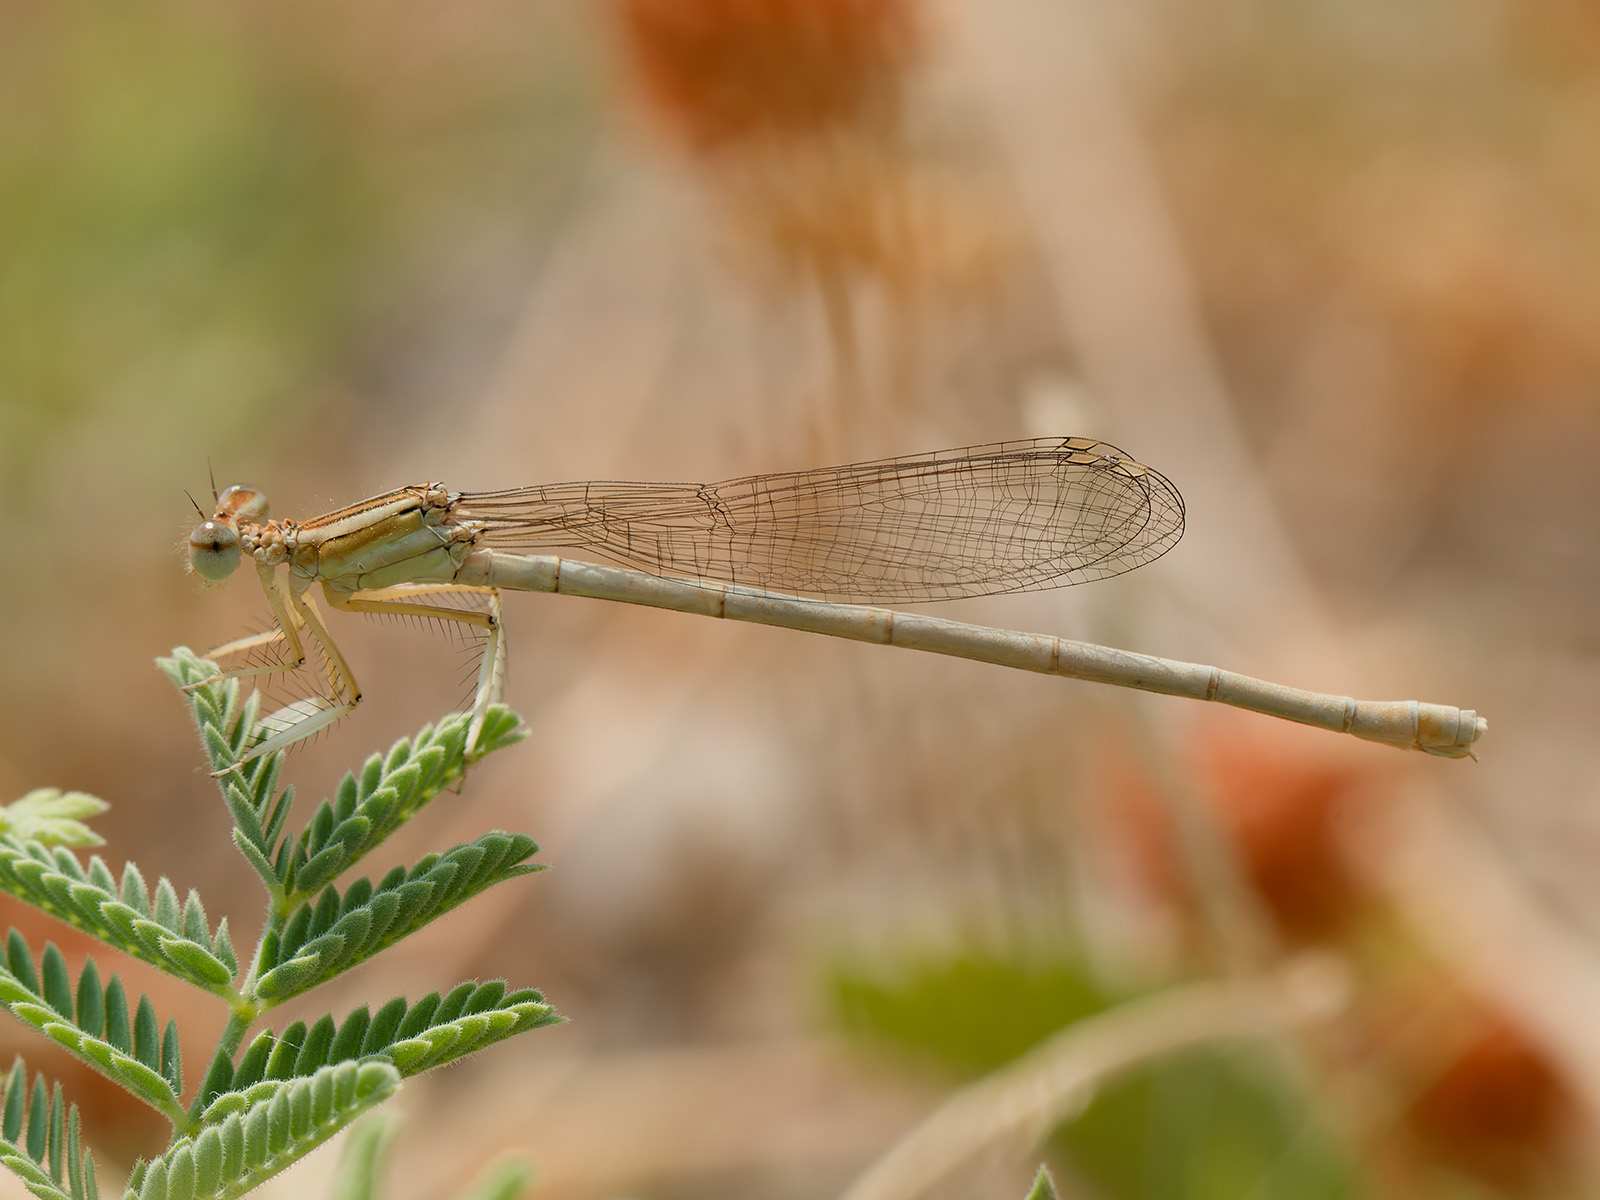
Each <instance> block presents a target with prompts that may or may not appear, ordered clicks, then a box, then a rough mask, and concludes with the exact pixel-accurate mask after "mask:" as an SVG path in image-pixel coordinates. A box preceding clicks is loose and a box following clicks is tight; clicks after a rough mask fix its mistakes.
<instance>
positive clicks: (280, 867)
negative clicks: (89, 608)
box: [160, 647, 525, 911]
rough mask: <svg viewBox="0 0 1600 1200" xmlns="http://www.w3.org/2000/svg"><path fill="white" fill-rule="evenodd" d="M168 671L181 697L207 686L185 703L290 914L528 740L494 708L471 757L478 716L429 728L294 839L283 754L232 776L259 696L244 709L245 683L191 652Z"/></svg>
mask: <svg viewBox="0 0 1600 1200" xmlns="http://www.w3.org/2000/svg"><path fill="white" fill-rule="evenodd" d="M160 666H161V669H162V670H163V671H164V672H165V673H166V674H167V676H168V678H170V679H171V680H172V681H173V682H174V683H175V684H177V685H178V686H179V687H180V688H182V687H188V686H192V685H199V686H195V687H194V690H193V691H190V692H186V693H185V697H186V699H187V700H188V702H189V704H190V708H191V710H192V712H193V715H194V720H195V724H196V725H197V726H198V727H199V730H200V740H201V744H202V746H203V747H204V748H205V751H206V754H207V756H208V758H209V759H210V762H211V767H212V770H214V771H227V772H228V774H226V775H223V776H221V777H220V778H219V780H218V783H219V784H220V786H221V788H222V794H223V799H224V800H225V801H226V802H227V804H228V808H229V811H230V812H231V813H232V815H233V822H234V834H233V838H234V842H235V844H236V845H237V846H238V847H239V851H240V853H242V854H243V855H244V857H245V860H246V861H247V862H248V863H249V864H250V867H251V869H252V870H254V871H255V872H256V874H257V875H259V876H260V877H261V880H262V882H263V883H265V884H266V886H267V888H268V890H270V891H272V892H273V893H274V894H275V895H281V896H282V905H281V908H282V910H284V911H287V910H288V909H290V908H292V907H293V906H294V905H295V904H297V903H299V902H300V901H302V900H305V899H308V898H310V897H311V896H313V895H314V894H315V893H316V892H317V891H318V890H320V889H321V888H322V887H323V886H324V885H325V884H327V883H329V882H330V881H331V880H333V879H335V878H337V877H338V876H339V875H340V874H342V873H343V872H344V871H346V870H347V869H349V868H350V867H351V866H352V865H354V864H355V863H356V862H357V861H358V860H359V859H361V858H362V857H364V856H365V855H367V854H369V853H371V852H372V850H374V849H375V848H376V847H377V846H379V845H380V844H381V843H382V842H383V841H384V840H385V839H386V838H388V837H389V835H390V834H392V833H393V832H394V831H395V830H396V829H398V828H399V827H400V826H401V825H403V824H404V823H405V822H406V821H407V820H409V819H410V818H411V817H412V816H414V815H416V813H417V812H419V811H420V810H421V809H422V808H423V806H424V805H426V804H427V803H428V802H429V801H430V800H432V799H433V798H434V797H435V796H437V795H438V794H439V793H440V792H442V791H444V790H445V789H446V788H448V787H451V786H453V785H454V784H455V783H457V782H459V781H460V779H461V778H462V777H463V776H464V775H465V774H466V772H467V769H468V768H469V767H471V766H472V765H473V764H474V763H476V762H478V761H479V760H480V759H482V758H483V757H484V756H485V755H488V754H492V753H493V752H494V751H496V750H500V749H503V748H504V747H506V746H510V745H513V744H514V743H516V742H518V741H520V740H522V738H523V737H524V736H525V733H524V731H523V730H522V728H521V720H520V718H519V717H518V716H517V715H516V714H515V713H513V712H512V711H511V710H510V709H507V708H506V707H504V706H503V705H498V704H497V705H493V706H491V707H490V708H489V710H488V713H487V714H486V716H485V718H484V725H483V730H482V732H481V733H480V734H479V735H478V741H477V744H476V745H475V746H473V747H472V748H471V749H470V750H469V749H468V748H467V745H466V740H467V730H468V727H469V726H470V724H471V716H470V714H467V713H457V714H455V715H454V716H450V717H446V718H445V719H444V720H442V721H440V722H439V723H438V724H437V725H426V726H424V727H423V728H422V730H421V731H420V732H418V733H417V735H416V736H415V737H413V738H402V739H401V740H400V741H398V742H396V743H395V744H394V746H393V747H392V748H391V749H390V751H389V753H388V754H387V755H382V756H380V755H377V754H374V755H373V756H372V757H370V758H369V759H368V760H367V762H366V764H365V765H364V766H363V767H362V769H361V772H360V774H359V775H357V774H354V773H351V774H347V775H346V776H345V778H344V780H343V782H342V783H341V784H340V785H339V789H338V792H337V794H336V795H335V797H334V799H332V800H325V801H323V803H322V804H321V806H319V807H318V809H317V811H316V812H315V813H314V814H313V816H312V818H311V821H310V823H309V824H308V825H307V826H306V828H305V830H304V831H303V832H302V833H300V834H298V835H294V834H287V835H286V834H285V832H284V830H285V826H286V824H287V821H288V817H289V809H290V806H291V805H292V803H293V800H294V789H293V788H289V787H285V788H284V789H283V790H282V791H279V790H277V784H278V779H279V776H280V774H281V771H282V765H283V755H282V754H271V755H266V756H264V757H262V758H258V759H253V760H252V761H250V762H248V763H246V764H245V765H244V766H242V767H239V768H238V769H237V770H232V768H233V767H235V766H236V765H237V763H238V761H239V759H240V757H242V756H243V754H244V753H245V752H246V751H247V750H248V748H249V747H250V746H251V745H252V744H253V743H254V741H255V735H254V733H253V729H254V726H255V723H256V719H257V715H258V706H257V700H256V697H255V696H254V695H253V694H252V695H251V696H250V698H249V699H247V700H241V699H240V687H239V681H238V680H236V679H229V680H216V679H215V676H216V673H217V668H216V666H215V665H214V664H212V663H210V662H207V661H206V660H205V659H203V658H200V657H199V656H198V655H196V654H195V653H194V652H193V651H191V650H188V649H186V648H182V647H180V648H179V649H177V650H175V651H173V654H172V657H171V658H166V659H162V660H160ZM208 681H210V682H208Z"/></svg>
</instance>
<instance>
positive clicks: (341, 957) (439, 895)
mask: <svg viewBox="0 0 1600 1200" xmlns="http://www.w3.org/2000/svg"><path fill="white" fill-rule="evenodd" d="M538 849H539V847H538V844H537V843H536V842H534V840H533V839H532V838H530V837H527V836H525V835H523V834H520V833H501V832H498V831H496V832H492V833H486V834H484V835H483V836H482V837H480V838H478V839H477V840H476V841H474V842H468V843H465V844H463V845H459V846H455V847H453V848H452V849H450V850H448V851H446V852H445V853H443V854H430V855H428V856H427V857H425V858H423V859H422V860H421V861H420V862H418V863H417V864H416V865H415V866H414V867H412V868H411V869H410V870H409V871H408V870H406V869H405V868H404V867H396V868H394V869H393V870H392V871H390V872H389V873H388V874H387V875H385V876H384V877H383V879H381V880H380V881H379V882H378V883H377V884H373V883H372V881H371V880H370V879H357V880H355V881H354V882H353V883H351V884H350V886H349V888H348V889H347V890H346V891H345V893H344V895H343V896H341V895H340V894H339V892H338V890H337V889H335V888H333V887H327V888H324V889H323V890H322V892H321V894H320V895H319V896H318V897H317V900H316V902H315V903H314V904H313V903H311V902H309V901H307V902H304V903H302V904H300V905H299V907H297V908H296V909H295V910H294V911H293V912H292V913H291V914H290V915H289V918H288V920H287V921H286V922H285V924H284V927H283V930H282V932H281V934H280V935H279V938H278V943H277V948H276V952H275V954H274V955H273V956H272V957H271V958H269V959H267V960H266V962H267V963H268V964H270V965H269V969H268V970H267V971H266V972H265V973H264V974H262V976H261V977H260V979H258V980H257V981H256V989H255V994H256V995H257V996H258V997H260V998H261V999H262V1000H265V1001H267V1002H268V1003H269V1004H277V1003H280V1002H281V1001H283V1000H286V999H288V998H289V997H291V996H295V995H298V994H300V993H301V992H304V991H306V990H307V989H309V988H311V987H314V986H316V985H317V984H319V983H322V982H323V981H324V980H327V979H330V978H332V977H333V976H335V975H337V974H339V973H340V972H342V971H347V970H349V969H350V968H351V967H353V966H355V965H356V964H357V963H360V962H362V961H364V960H366V959H368V958H370V957H372V956H373V955H374V954H377V953H378V952H379V951H381V950H383V949H385V948H387V947H388V946H391V945H393V944H394V943H395V942H397V941H399V940H400V939H401V938H404V937H406V936H408V935H410V934H412V933H415V932H416V931H417V930H418V929H420V928H422V926H424V925H426V924H427V923H428V922H430V921H432V920H434V919H435V918H437V917H440V916H443V915H444V914H445V913H447V912H449V911H450V910H451V909H453V908H455V907H456V906H457V905H459V904H461V903H463V902H465V901H466V900H469V899H471V898H472V897H473V896H476V895H478V894H479V893H480V892H483V891H485V890H487V889H488V888H491V887H493V886H494V885H495V884H498V883H504V882H505V881H506V880H508V879H515V878H517V877H518V876H520V875H527V874H530V873H532V872H534V871H539V870H542V869H543V867H542V866H541V865H539V864H537V863H528V862H526V861H525V860H526V859H528V858H529V857H530V856H532V855H533V854H535V853H537V851H538Z"/></svg>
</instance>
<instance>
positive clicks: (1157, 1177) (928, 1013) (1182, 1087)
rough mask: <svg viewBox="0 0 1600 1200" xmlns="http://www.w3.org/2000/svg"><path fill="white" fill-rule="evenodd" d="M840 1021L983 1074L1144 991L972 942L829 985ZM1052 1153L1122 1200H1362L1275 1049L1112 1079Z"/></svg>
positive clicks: (1225, 1054) (1232, 1052) (916, 1055)
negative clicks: (1112, 986)
mask: <svg viewBox="0 0 1600 1200" xmlns="http://www.w3.org/2000/svg"><path fill="white" fill-rule="evenodd" d="M827 987H828V991H829V995H830V1000H831V1004H832V1012H833V1016H834V1019H835V1021H836V1022H837V1024H838V1025H839V1026H840V1027H841V1028H843V1029H844V1030H846V1031H847V1032H849V1033H851V1034H853V1035H855V1036H857V1037H858V1038H860V1039H862V1040H863V1041H865V1042H867V1043H869V1044H875V1045H878V1046H881V1047H883V1048H885V1049H889V1050H891V1051H893V1052H896V1053H897V1054H898V1055H899V1056H900V1057H902V1058H903V1059H905V1060H908V1061H909V1062H911V1063H913V1064H915V1065H917V1066H921V1067H923V1068H929V1067H932V1068H936V1069H939V1070H942V1071H943V1072H945V1073H947V1074H948V1075H950V1076H953V1077H954V1078H956V1079H962V1080H966V1079H972V1078H975V1077H977V1076H979V1075H982V1074H985V1073H987V1072H989V1071H992V1070H994V1069H995V1068H997V1067H999V1066H1001V1065H1003V1064H1004V1063H1006V1062H1008V1061H1010V1060H1011V1059H1014V1058H1016V1057H1018V1056H1019V1055H1021V1054H1023V1053H1025V1052H1026V1051H1027V1050H1028V1049H1029V1048H1031V1047H1032V1046H1034V1045H1035V1044H1037V1043H1038V1042H1040V1041H1043V1040H1044V1039H1045V1038H1046V1037H1048V1036H1050V1035H1051V1034H1053V1033H1055V1032H1057V1031H1058V1030H1060V1029H1062V1028H1064V1027H1066V1026H1067V1025H1070V1024H1072V1023H1073V1022H1075V1021H1079V1020H1082V1019H1083V1018H1084V1017H1088V1016H1091V1015H1093V1014H1094V1013H1097V1012H1100V1011H1103V1010H1104V1009H1106V1008H1109V1007H1112V1006H1113V1005H1114V1004H1116V1003H1117V1002H1119V1001H1122V1000H1127V999H1132V998H1133V997H1132V996H1118V995H1115V994H1114V993H1113V992H1111V991H1110V990H1108V989H1106V988H1104V987H1103V986H1102V985H1100V984H1099V983H1097V982H1096V981H1095V979H1094V978H1093V977H1092V975H1091V974H1090V973H1089V972H1088V971H1087V970H1086V969H1085V968H1084V966H1083V964H1082V962H1081V960H1080V959H1079V958H1078V957H1077V956H1076V955H1073V954H1070V953H1059V954H1055V955H1051V954H1049V953H1047V952H1043V951H1040V950H1029V951H1026V952H1023V951H1009V950H1005V951H1000V950H995V949H992V948H989V947H983V946H967V947H962V948H960V949H957V950H955V951H954V952H950V953H945V954H938V955H920V956H919V955H915V954H913V955H909V956H908V957H907V958H905V959H904V960H902V961H900V962H898V963H893V964H882V963H880V964H877V965H875V966H873V967H870V968H862V967H858V966H841V967H836V968H835V969H834V970H833V971H832V973H831V975H830V976H829V978H828V981H827ZM1052 1149H1053V1151H1054V1152H1055V1153H1057V1154H1059V1155H1060V1156H1061V1158H1062V1160H1063V1161H1064V1162H1065V1163H1067V1164H1070V1170H1071V1173H1072V1174H1073V1175H1075V1176H1076V1177H1078V1178H1080V1179H1082V1180H1083V1181H1084V1182H1085V1184H1087V1185H1088V1187H1089V1188H1090V1189H1091V1191H1092V1192H1093V1193H1094V1194H1096V1195H1099V1196H1104V1197H1107V1198H1108V1200H1241V1198H1248V1200H1355V1198H1356V1197H1358V1196H1360V1195H1362V1194H1363V1193H1362V1192H1361V1190H1360V1188H1359V1184H1358V1182H1357V1181H1356V1179H1355V1178H1354V1175H1353V1173H1352V1172H1351V1170H1350V1169H1349V1167H1348V1165H1347V1164H1346V1163H1345V1162H1344V1161H1343V1160H1342V1158H1341V1157H1340V1155H1339V1154H1338V1153H1337V1152H1336V1151H1335V1149H1334V1148H1333V1147H1331V1146H1330V1145H1329V1144H1328V1142H1327V1139H1326V1138H1325V1137H1324V1136H1323V1134H1322V1133H1321V1131H1320V1128H1319V1125H1318V1122H1317V1119H1316V1117H1315V1115H1314V1114H1311V1113H1309V1112H1307V1110H1306V1109H1305V1108H1304V1106H1303V1105H1301V1104H1300V1103H1299V1102H1298V1101H1297V1100H1296V1098H1295V1097H1294V1096H1293V1095H1292V1094H1291V1092H1290V1091H1289V1089H1288V1088H1287V1086H1286V1084H1285V1082H1284V1081H1283V1079H1282V1078H1281V1073H1280V1072H1277V1071H1275V1070H1274V1068H1273V1066H1272V1064H1271V1062H1270V1061H1269V1059H1268V1057H1267V1052H1266V1051H1265V1050H1262V1051H1254V1050H1251V1049H1241V1048H1239V1047H1237V1046H1228V1047H1225V1048H1219V1049H1217V1050H1202V1051H1194V1052H1189V1053H1185V1054H1182V1055H1175V1056H1172V1057H1169V1058H1164V1059H1161V1060H1158V1061H1155V1062H1152V1063H1150V1064H1148V1065H1147V1066H1145V1067H1143V1068H1141V1069H1138V1070H1136V1071H1133V1072H1131V1073H1129V1074H1127V1075H1124V1076H1120V1077H1117V1078H1114V1079H1112V1080H1109V1081H1108V1082H1107V1083H1106V1084H1105V1085H1104V1086H1103V1087H1101V1088H1100V1089H1099V1090H1098V1091H1097V1092H1096V1094H1095V1095H1094V1097H1093V1099H1092V1100H1091V1101H1090V1102H1089V1104H1088V1105H1087V1106H1086V1107H1085V1108H1084V1110H1083V1111H1082V1112H1081V1113H1080V1114H1079V1115H1078V1116H1077V1117H1076V1118H1075V1119H1074V1120H1072V1121H1070V1122H1068V1123H1066V1124H1064V1125H1063V1126H1062V1127H1061V1128H1060V1129H1058V1130H1057V1131H1056V1134H1055V1135H1054V1137H1053V1139H1052Z"/></svg>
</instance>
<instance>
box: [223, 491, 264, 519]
mask: <svg viewBox="0 0 1600 1200" xmlns="http://www.w3.org/2000/svg"><path fill="white" fill-rule="evenodd" d="M217 516H219V517H232V518H233V519H234V520H235V521H237V522H238V523H239V524H241V525H259V524H261V523H262V522H263V521H265V520H266V519H267V498H266V496H264V495H262V493H261V489H260V488H253V487H251V486H250V485H249V484H248V483H236V484H234V485H233V486H231V487H225V488H223V489H222V495H220V496H218V497H217Z"/></svg>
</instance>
